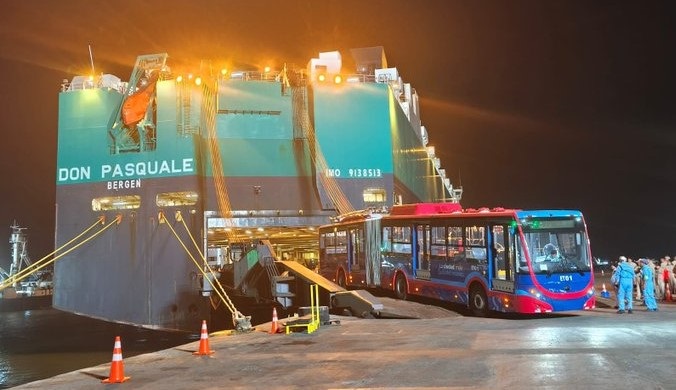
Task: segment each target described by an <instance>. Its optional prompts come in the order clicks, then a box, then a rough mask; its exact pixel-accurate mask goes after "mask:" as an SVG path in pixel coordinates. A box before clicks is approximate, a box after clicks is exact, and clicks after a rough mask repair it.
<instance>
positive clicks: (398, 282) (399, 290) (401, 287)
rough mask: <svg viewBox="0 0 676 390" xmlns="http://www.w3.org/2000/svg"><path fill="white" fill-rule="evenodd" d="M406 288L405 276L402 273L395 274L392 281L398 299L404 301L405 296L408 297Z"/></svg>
mask: <svg viewBox="0 0 676 390" xmlns="http://www.w3.org/2000/svg"><path fill="white" fill-rule="evenodd" d="M406 290H407V286H406V278H405V277H404V275H402V274H399V275H397V278H396V279H395V281H394V294H395V295H396V296H397V298H398V299H401V300H403V301H405V300H406V298H408V292H407V291H406Z"/></svg>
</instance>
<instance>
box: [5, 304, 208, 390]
mask: <svg viewBox="0 0 676 390" xmlns="http://www.w3.org/2000/svg"><path fill="white" fill-rule="evenodd" d="M115 336H120V338H121V341H122V356H123V357H124V358H126V357H131V356H134V355H139V354H142V353H148V352H153V351H159V350H162V349H167V348H171V347H174V346H177V345H182V344H186V343H190V342H193V341H195V340H198V339H199V329H196V332H195V333H194V334H186V333H178V332H177V333H172V332H161V331H153V330H148V329H141V328H137V327H132V326H128V325H120V324H113V323H109V322H104V321H99V320H94V319H91V318H87V317H82V316H77V315H74V314H69V313H65V312H62V311H59V310H55V309H44V310H28V311H16V312H0V389H6V388H9V387H13V386H18V385H21V384H24V383H28V382H32V381H36V380H40V379H44V378H49V377H52V376H55V375H58V374H62V373H65V372H69V371H74V370H78V369H81V368H85V367H90V366H95V365H99V364H102V363H110V362H111V360H112V356H113V355H112V354H113V345H114V342H115Z"/></svg>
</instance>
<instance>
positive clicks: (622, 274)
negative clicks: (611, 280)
mask: <svg viewBox="0 0 676 390" xmlns="http://www.w3.org/2000/svg"><path fill="white" fill-rule="evenodd" d="M617 272H618V275H619V279H620V287H619V290H618V292H617V309H618V310H617V314H623V313H624V309H625V306H626V309H627V313H629V314H631V313H633V309H634V294H633V291H632V290H633V289H634V267H632V266H631V264H629V263H628V262H627V258H626V257H624V256H620V263H619V264H618V265H617ZM625 299H626V303H625Z"/></svg>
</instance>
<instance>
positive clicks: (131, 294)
mask: <svg viewBox="0 0 676 390" xmlns="http://www.w3.org/2000/svg"><path fill="white" fill-rule="evenodd" d="M351 54H352V55H351V57H352V61H351V62H353V63H354V65H355V66H354V69H346V67H345V66H343V58H342V56H341V53H339V52H326V53H320V55H319V56H318V58H314V59H312V60H310V61H309V62H308V65H307V67H305V68H302V69H295V68H293V67H291V66H286V65H283V66H280V67H279V68H278V69H276V70H274V69H263V70H242V71H239V70H234V71H232V70H229V71H226V70H223V71H220V70H215V68H214V67H209V68H208V69H207V70H205V69H204V68H203V69H202V70H201V71H195V72H186V73H181V72H179V71H178V70H172V69H171V68H170V64H169V61H168V55H167V54H154V55H144V56H140V57H138V59H137V62H136V65H135V67H134V69H133V71H132V74H131V77H130V79H129V81H128V82H123V81H122V80H121V79H120V78H118V77H116V76H113V75H101V76H99V77H95V78H89V77H85V76H77V77H75V78H73V79H72V80H71V81H69V82H65V83H64V84H63V85H62V91H61V93H60V95H59V126H58V128H59V129H58V131H59V133H58V157H57V158H58V162H57V178H56V182H57V183H56V184H57V194H56V199H57V205H56V206H57V208H56V246H57V248H58V247H60V246H62V245H64V244H65V243H67V242H68V241H69V240H71V239H72V238H73V237H76V236H78V235H80V234H82V233H83V232H84V231H87V230H88V229H99V228H100V229H101V231H100V234H99V233H96V237H94V238H92V239H90V240H88V241H87V242H86V244H84V245H82V246H80V247H79V248H78V249H77V250H74V251H72V252H71V253H68V254H67V255H65V256H63V258H62V259H60V260H59V261H58V262H56V263H55V279H54V282H55V296H54V306H55V307H57V308H59V309H61V310H66V311H71V312H76V313H80V314H84V315H87V316H92V317H97V318H101V319H106V320H111V321H117V322H124V323H132V324H136V325H141V326H146V327H152V328H163V329H186V330H192V329H195V326H196V324H199V322H200V321H201V320H202V319H204V318H208V317H209V315H210V312H211V309H210V307H211V306H210V302H211V301H210V299H209V296H210V295H211V291H210V290H211V287H210V286H209V285H208V284H207V283H205V279H207V278H208V277H207V276H204V275H202V274H200V270H199V262H195V258H199V257H200V255H201V256H204V257H205V258H206V259H208V262H209V266H210V267H212V268H213V269H216V270H219V269H222V267H224V266H226V265H227V264H231V263H233V262H236V261H238V260H239V259H240V256H241V255H242V254H245V253H246V248H247V245H251V244H252V243H256V242H258V241H259V240H268V241H270V242H271V243H272V245H273V247H274V249H275V251H276V254H277V255H279V256H280V257H284V258H293V259H297V260H299V261H301V262H308V261H312V260H315V259H317V233H316V228H317V227H318V226H320V225H323V224H326V223H327V222H328V221H329V219H330V218H331V217H333V216H335V215H337V214H344V213H346V212H350V211H352V210H356V209H365V208H377V207H388V206H391V205H393V204H397V203H410V202H419V201H424V202H435V201H445V202H448V201H459V198H460V196H461V190H460V189H457V188H453V186H452V185H451V183H450V180H449V179H448V178H447V177H446V175H445V171H444V170H443V169H442V168H441V164H440V162H439V159H438V158H437V157H436V156H435V155H434V149H433V147H431V146H428V145H427V141H428V135H427V131H426V129H425V127H424V126H422V124H421V120H420V112H419V106H418V95H417V94H416V92H415V90H414V89H413V88H412V87H411V86H410V85H409V84H406V83H404V82H403V81H402V79H401V77H400V76H399V74H398V71H397V69H396V68H392V67H388V65H387V61H386V58H385V54H384V51H383V49H382V48H380V47H375V48H364V49H356V50H352V51H351ZM104 229H105V231H103V230H104ZM185 243H190V244H189V245H188V247H186V245H185Z"/></svg>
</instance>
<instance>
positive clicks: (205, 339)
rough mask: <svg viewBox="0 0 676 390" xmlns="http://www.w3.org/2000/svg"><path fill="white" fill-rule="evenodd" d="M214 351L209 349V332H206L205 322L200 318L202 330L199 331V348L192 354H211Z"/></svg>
mask: <svg viewBox="0 0 676 390" xmlns="http://www.w3.org/2000/svg"><path fill="white" fill-rule="evenodd" d="M212 353H214V351H212V350H210V349H209V333H208V332H207V322H206V321H205V320H202V332H201V333H200V349H199V351H197V352H193V353H192V354H193V355H211V354H212Z"/></svg>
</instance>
